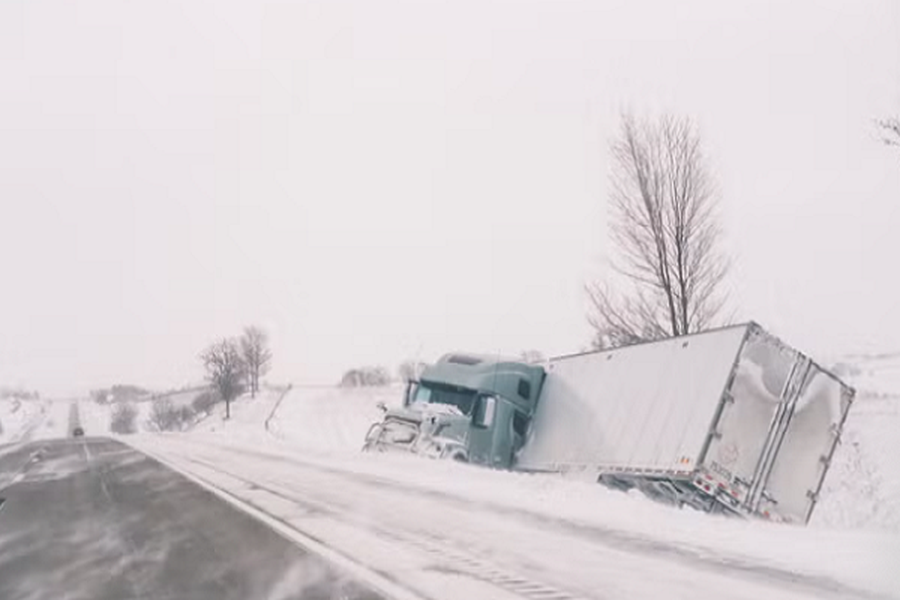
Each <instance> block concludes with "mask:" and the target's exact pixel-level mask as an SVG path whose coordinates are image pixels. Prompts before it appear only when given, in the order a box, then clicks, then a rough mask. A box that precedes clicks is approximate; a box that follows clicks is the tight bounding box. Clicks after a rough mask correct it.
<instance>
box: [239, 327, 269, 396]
mask: <svg viewBox="0 0 900 600" xmlns="http://www.w3.org/2000/svg"><path fill="white" fill-rule="evenodd" d="M241 356H242V357H243V359H244V364H245V365H246V366H247V379H248V381H247V383H248V384H249V385H250V396H251V397H253V398H255V397H256V393H257V392H258V391H259V378H260V376H262V375H265V374H266V372H267V371H268V370H269V366H270V363H271V361H272V351H271V350H270V349H269V336H268V334H266V332H265V331H263V330H262V329H260V328H259V327H255V326H250V327H245V328H244V335H242V336H241Z"/></svg>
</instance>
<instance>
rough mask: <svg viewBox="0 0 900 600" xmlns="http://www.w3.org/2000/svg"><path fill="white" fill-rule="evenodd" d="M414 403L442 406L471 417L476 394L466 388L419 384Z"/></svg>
mask: <svg viewBox="0 0 900 600" xmlns="http://www.w3.org/2000/svg"><path fill="white" fill-rule="evenodd" d="M412 402H413V403H414V404H416V403H422V404H442V405H446V406H448V407H451V408H456V410H457V411H459V412H460V413H461V414H464V415H470V414H471V413H472V405H473V404H474V403H475V392H474V391H473V390H467V389H465V388H453V387H443V386H433V385H426V384H421V383H420V384H419V386H418V388H416V391H415V395H414V396H413V397H412Z"/></svg>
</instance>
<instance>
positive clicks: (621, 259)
mask: <svg viewBox="0 0 900 600" xmlns="http://www.w3.org/2000/svg"><path fill="white" fill-rule="evenodd" d="M612 156H613V170H612V175H611V182H612V193H611V197H610V209H611V210H610V216H611V219H610V230H611V234H612V235H611V239H612V241H613V242H614V244H615V252H614V256H613V258H612V260H611V266H612V270H613V273H614V274H615V275H616V276H617V277H616V281H615V282H616V283H618V284H619V286H618V288H617V289H615V290H614V288H613V287H612V285H611V283H612V282H610V281H607V282H594V283H591V284H588V286H587V292H588V296H589V299H590V303H591V310H590V312H589V314H588V320H589V322H590V324H591V326H592V327H593V328H594V330H595V338H594V345H595V347H598V348H603V347H616V346H621V345H626V344H631V343H635V342H639V341H643V340H652V339H660V338H664V337H669V336H675V335H683V334H686V333H691V332H694V331H700V330H703V329H705V328H707V327H709V326H710V325H711V324H713V323H714V322H715V320H716V318H717V317H718V316H719V314H720V312H721V310H722V307H723V302H724V294H723V289H722V288H723V281H724V277H725V275H726V273H727V271H728V265H729V263H728V260H727V259H726V257H725V255H724V254H723V253H722V251H721V249H720V247H719V238H720V235H721V230H720V228H719V224H718V220H717V213H716V208H717V206H716V205H717V196H716V193H715V189H714V186H713V183H712V181H711V178H710V175H709V172H708V170H707V167H706V164H705V160H704V156H703V152H702V148H701V144H700V137H699V135H698V133H697V131H696V128H695V127H694V125H693V124H692V123H691V121H690V120H689V119H687V118H675V117H670V116H665V117H662V118H660V119H659V120H657V121H643V122H638V121H636V120H635V119H634V118H633V117H631V116H629V115H626V116H624V117H623V118H622V127H621V132H620V134H619V137H618V138H617V139H616V140H615V141H614V142H613V144H612Z"/></svg>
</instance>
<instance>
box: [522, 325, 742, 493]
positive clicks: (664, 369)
mask: <svg viewBox="0 0 900 600" xmlns="http://www.w3.org/2000/svg"><path fill="white" fill-rule="evenodd" d="M747 328H748V326H747V325H741V326H735V327H729V328H724V329H719V330H714V331H709V332H705V333H700V334H695V335H690V336H685V337H679V338H672V339H668V340H662V341H658V342H653V343H647V344H639V345H635V346H628V347H625V348H619V349H615V350H609V351H601V352H592V353H586V354H581V355H575V356H568V357H561V358H557V359H551V360H550V362H549V365H548V369H547V371H548V374H547V378H546V381H545V382H544V388H543V390H542V392H541V399H540V402H539V404H538V408H537V413H536V415H535V418H534V421H533V426H532V430H531V432H530V434H529V439H528V442H527V443H526V445H525V447H524V448H523V450H522V451H521V452H520V454H519V456H518V461H517V466H518V468H522V469H526V470H553V471H558V470H563V471H566V470H587V471H593V472H598V473H629V474H640V475H649V476H653V475H654V474H660V475H671V474H676V473H677V474H688V473H690V472H691V471H693V469H694V468H695V466H696V462H697V460H698V458H699V457H700V454H701V451H702V449H703V448H704V447H705V444H706V441H707V434H708V432H709V428H710V424H711V422H712V420H713V417H714V415H715V414H716V411H717V408H718V406H719V404H720V402H721V400H722V394H723V391H724V389H725V387H726V385H727V383H728V380H729V376H730V374H731V372H732V368H733V367H734V364H735V360H736V358H737V356H738V352H739V350H740V348H741V345H742V342H743V339H744V336H745V334H746V331H747Z"/></svg>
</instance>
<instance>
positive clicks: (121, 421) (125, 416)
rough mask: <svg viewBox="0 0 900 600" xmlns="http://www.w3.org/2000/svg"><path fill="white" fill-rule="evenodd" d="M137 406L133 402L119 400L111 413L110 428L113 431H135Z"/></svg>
mask: <svg viewBox="0 0 900 600" xmlns="http://www.w3.org/2000/svg"><path fill="white" fill-rule="evenodd" d="M137 414H138V411H137V408H136V407H135V406H134V405H133V404H132V403H131V402H119V403H117V404H116V405H115V407H114V408H113V409H112V413H111V414H110V421H109V429H110V431H112V432H113V433H134V432H135V431H136V430H137V427H136V425H135V419H136V418H137Z"/></svg>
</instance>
